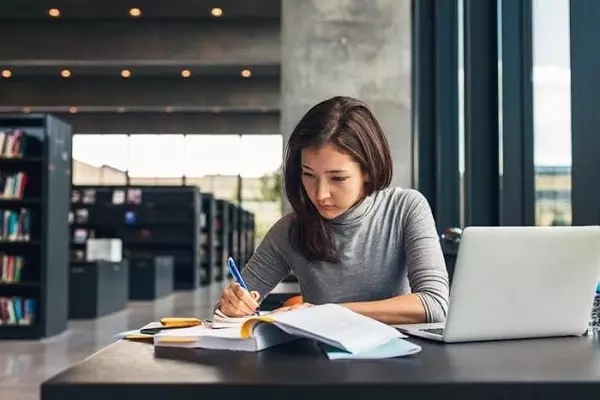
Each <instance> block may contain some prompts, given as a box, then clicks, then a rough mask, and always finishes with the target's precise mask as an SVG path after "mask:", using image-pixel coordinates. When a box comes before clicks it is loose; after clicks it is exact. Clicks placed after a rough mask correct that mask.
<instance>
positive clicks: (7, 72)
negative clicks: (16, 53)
mask: <svg viewBox="0 0 600 400" xmlns="http://www.w3.org/2000/svg"><path fill="white" fill-rule="evenodd" d="M11 76H12V72H11V70H10V69H5V70H2V77H3V78H10V77H11Z"/></svg>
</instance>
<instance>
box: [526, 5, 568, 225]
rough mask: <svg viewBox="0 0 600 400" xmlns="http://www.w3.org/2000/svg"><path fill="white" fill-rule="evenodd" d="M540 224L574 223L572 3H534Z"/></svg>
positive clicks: (536, 142) (537, 198)
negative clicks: (570, 10) (572, 192)
mask: <svg viewBox="0 0 600 400" xmlns="http://www.w3.org/2000/svg"><path fill="white" fill-rule="evenodd" d="M532 12H533V21H532V22H533V24H532V25H533V32H532V33H533V96H534V109H533V110H534V112H533V114H534V146H535V153H534V154H535V170H536V174H535V175H536V176H535V188H536V196H535V197H536V198H535V202H536V224H537V225H570V224H571V220H572V212H571V196H570V195H571V70H570V53H569V48H570V34H569V0H533V10H532Z"/></svg>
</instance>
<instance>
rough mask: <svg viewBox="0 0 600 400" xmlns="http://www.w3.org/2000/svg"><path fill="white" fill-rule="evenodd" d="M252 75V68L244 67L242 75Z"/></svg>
mask: <svg viewBox="0 0 600 400" xmlns="http://www.w3.org/2000/svg"><path fill="white" fill-rule="evenodd" d="M251 75H252V72H250V70H249V69H244V70H242V76H243V77H244V78H250V76H251Z"/></svg>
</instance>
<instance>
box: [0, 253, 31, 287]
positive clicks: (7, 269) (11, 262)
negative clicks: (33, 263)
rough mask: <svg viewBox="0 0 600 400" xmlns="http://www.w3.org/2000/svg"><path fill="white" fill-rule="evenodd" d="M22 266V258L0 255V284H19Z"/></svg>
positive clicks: (23, 259)
mask: <svg viewBox="0 0 600 400" xmlns="http://www.w3.org/2000/svg"><path fill="white" fill-rule="evenodd" d="M24 265H25V258H24V257H23V256H15V255H8V254H0V282H8V283H18V282H20V281H21V276H22V270H23V266H24Z"/></svg>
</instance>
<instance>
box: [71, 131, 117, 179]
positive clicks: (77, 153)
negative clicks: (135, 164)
mask: <svg viewBox="0 0 600 400" xmlns="http://www.w3.org/2000/svg"><path fill="white" fill-rule="evenodd" d="M128 152H129V138H128V136H127V135H97V134H77V135H74V136H73V184H75V185H124V184H125V183H126V181H127V179H126V174H125V171H126V170H127V164H128Z"/></svg>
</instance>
